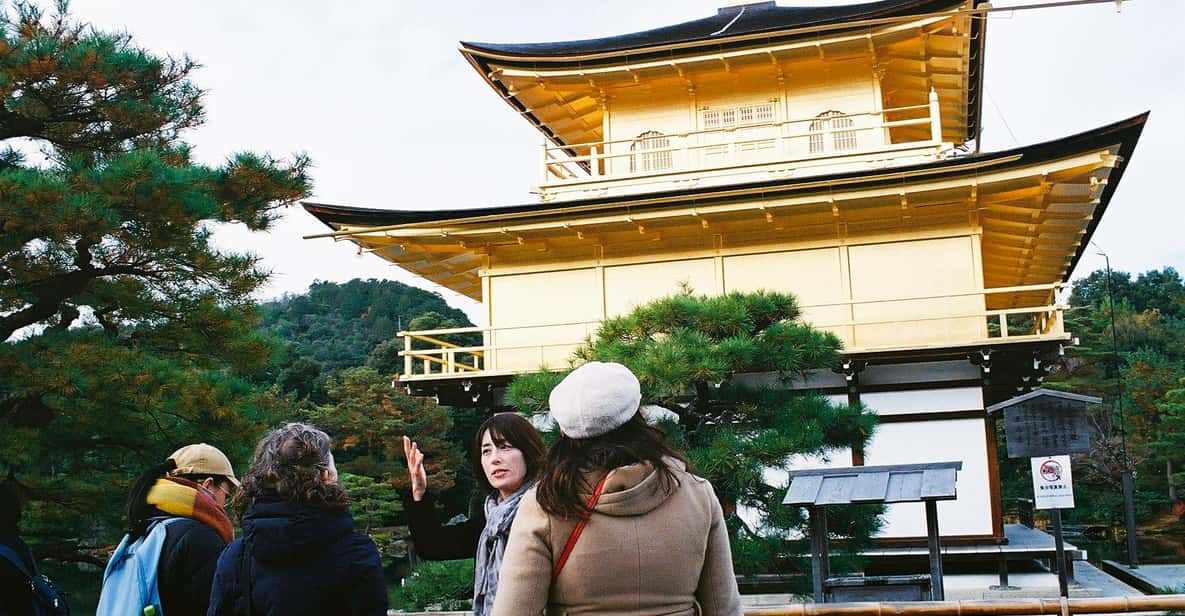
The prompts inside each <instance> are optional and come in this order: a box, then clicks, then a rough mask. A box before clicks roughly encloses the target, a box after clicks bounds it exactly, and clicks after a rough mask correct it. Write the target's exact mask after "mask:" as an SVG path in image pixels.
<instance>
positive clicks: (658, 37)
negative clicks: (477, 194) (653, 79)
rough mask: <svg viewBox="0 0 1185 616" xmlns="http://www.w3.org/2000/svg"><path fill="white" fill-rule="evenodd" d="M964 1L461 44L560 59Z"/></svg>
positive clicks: (768, 10) (765, 9) (902, 0)
mask: <svg viewBox="0 0 1185 616" xmlns="http://www.w3.org/2000/svg"><path fill="white" fill-rule="evenodd" d="M965 1H966V0H882V1H880V2H866V3H862V4H849V5H844V6H777V5H776V4H775V3H774V2H760V3H754V4H749V5H745V6H733V7H727V8H722V9H719V10H718V11H717V13H716V14H715V15H713V16H711V17H705V18H703V19H696V20H693V21H687V22H683V23H681V24H675V25H672V26H664V27H661V28H655V29H653V30H645V31H643V32H633V33H630V34H621V35H617V36H606V37H603V38H596V39H585V40H579V41H560V42H553V43H511V44H500V43H475V42H462V43H461V44H462V45H463V46H465V47H466V48H467V49H470V50H473V51H475V52H478V53H483V52H484V53H487V54H495V55H499V56H517V57H523V58H556V59H560V58H563V57H565V56H579V55H588V54H599V53H614V52H626V51H634V50H644V49H647V48H651V47H661V46H665V45H674V44H683V43H694V42H703V43H705V44H712V43H714V42H716V41H720V40H724V39H727V38H731V37H736V36H742V35H749V34H762V33H769V34H771V36H776V33H778V32H783V31H786V30H792V29H796V28H806V27H814V26H825V25H832V24H841V23H844V22H848V21H857V20H864V19H877V18H884V17H895V16H907V15H917V14H922V13H930V12H935V11H942V10H946V9H949V8H951V7H953V6H956V5H958V4H961V3H963V2H965Z"/></svg>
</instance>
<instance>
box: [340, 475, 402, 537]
mask: <svg viewBox="0 0 1185 616" xmlns="http://www.w3.org/2000/svg"><path fill="white" fill-rule="evenodd" d="M340 478H341V484H342V485H343V486H345V488H346V490H347V491H348V492H349V493H350V512H351V513H353V515H354V523H355V525H356V526H357V527H358V528H359V529H361V530H362V532H364V533H366V534H368V535H369V534H371V533H372V531H373V530H376V529H378V528H380V527H383V526H391V525H393V524H394V523H395V518H396V517H397V516H398V515H399V513H400V512H402V511H403V503H402V501H400V500H399V493H398V491H397V490H396V489H395V486H393V485H391V484H389V483H386V482H382V481H376V480H375V479H374V478H373V477H367V476H365V475H354V474H351V473H342V474H341V476H340Z"/></svg>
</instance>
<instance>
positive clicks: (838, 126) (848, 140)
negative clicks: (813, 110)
mask: <svg viewBox="0 0 1185 616" xmlns="http://www.w3.org/2000/svg"><path fill="white" fill-rule="evenodd" d="M854 126H855V122H853V121H852V118H851V117H849V116H846V115H844V114H843V112H840V111H824V112H823V113H820V114H819V115H818V117H816V118H815V120H814V121H813V122H811V126H810V149H811V154H822V153H823V152H824V151H826V147H825V145H824V143H825V139H826V136H827V134H830V135H831V151H833V152H844V151H848V150H855V149H856V131H854V130H851V129H852V128H853V127H854Z"/></svg>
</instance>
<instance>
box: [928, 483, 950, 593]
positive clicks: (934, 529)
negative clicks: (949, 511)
mask: <svg viewBox="0 0 1185 616" xmlns="http://www.w3.org/2000/svg"><path fill="white" fill-rule="evenodd" d="M926 543H927V544H928V545H929V547H930V599H931V600H933V601H945V600H946V593H945V592H944V590H943V588H942V545H941V542H940V541H939V538H938V503H937V502H936V501H932V500H928V501H926Z"/></svg>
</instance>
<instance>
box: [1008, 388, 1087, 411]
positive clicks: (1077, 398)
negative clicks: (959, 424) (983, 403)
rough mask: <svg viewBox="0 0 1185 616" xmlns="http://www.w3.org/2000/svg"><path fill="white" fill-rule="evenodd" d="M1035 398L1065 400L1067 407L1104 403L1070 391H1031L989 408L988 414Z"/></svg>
mask: <svg viewBox="0 0 1185 616" xmlns="http://www.w3.org/2000/svg"><path fill="white" fill-rule="evenodd" d="M1034 398H1047V399H1048V398H1056V399H1060V400H1065V402H1064V404H1065V405H1066V406H1077V405H1078V404H1081V403H1083V402H1086V403H1088V404H1099V403H1100V402H1102V401H1103V399H1102V398H1099V397H1096V396H1087V395H1083V394H1072V393H1070V392H1068V391H1057V390H1056V389H1034V390H1033V391H1030V392H1029V393H1027V394H1024V395H1023V396H1017V397H1015V398H1009V399H1008V400H1005V401H1003V402H999V403H996V404H993V405H991V406H989V407H987V412H988V414H989V415H990V414H991V413H995V412H998V411H1002V410H1004V409H1006V408H1010V407H1013V406H1017V405H1019V404H1024V403H1025V402H1028V401H1029V400H1032V399H1034Z"/></svg>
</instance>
